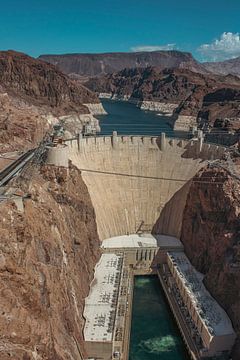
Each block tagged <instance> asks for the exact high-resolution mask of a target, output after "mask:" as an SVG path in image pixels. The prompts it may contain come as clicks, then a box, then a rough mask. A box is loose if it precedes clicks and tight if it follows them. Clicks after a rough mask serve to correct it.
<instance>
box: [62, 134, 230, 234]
mask: <svg viewBox="0 0 240 360" xmlns="http://www.w3.org/2000/svg"><path fill="white" fill-rule="evenodd" d="M68 145H69V146H68V149H69V158H70V160H71V161H72V162H73V164H74V165H76V166H77V167H78V168H79V169H80V170H81V172H82V177H83V180H84V181H85V183H86V185H87V187H88V190H89V193H90V196H91V199H92V203H93V206H94V209H95V212H96V219H97V227H98V233H99V237H100V239H101V240H104V239H107V238H111V237H113V236H119V235H126V234H134V233H136V232H138V231H142V232H148V233H151V232H153V233H159V234H166V235H171V236H176V237H179V236H180V231H181V221H182V213H183V210H184V206H185V202H186V196H187V193H188V189H189V186H190V181H191V179H192V178H193V177H194V175H195V174H196V173H197V171H198V170H199V169H200V168H201V167H203V166H204V165H206V162H207V161H209V160H214V159H220V158H221V157H223V156H224V154H225V152H226V148H224V147H221V146H216V145H212V144H211V145H210V144H205V143H202V140H201V139H195V140H191V141H187V140H178V139H172V138H171V139H170V138H167V137H165V134H164V133H163V134H162V135H161V136H160V137H149V136H117V134H116V133H115V134H113V136H105V137H104V136H103V137H96V138H93V137H89V138H80V139H78V140H72V141H70V142H68Z"/></svg>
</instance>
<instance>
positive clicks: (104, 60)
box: [39, 50, 240, 79]
mask: <svg viewBox="0 0 240 360" xmlns="http://www.w3.org/2000/svg"><path fill="white" fill-rule="evenodd" d="M39 59H41V60H44V61H46V62H48V63H51V64H53V65H56V66H57V67H58V68H59V69H60V70H62V71H63V72H64V73H66V74H68V75H71V76H72V77H73V78H76V79H82V78H84V79H86V77H94V76H101V75H106V74H111V73H114V72H118V71H120V70H123V69H125V68H136V67H141V68H145V67H149V66H154V67H158V68H159V69H160V70H162V69H164V68H180V69H188V70H191V71H194V72H199V73H209V72H211V73H216V74H223V75H227V74H232V75H237V76H240V57H239V58H236V59H231V60H226V61H223V62H206V63H200V62H198V61H197V60H196V59H194V57H193V56H192V55H191V54H190V53H187V52H181V51H175V50H173V51H153V52H126V53H103V54H63V55H41V56H40V57H39Z"/></svg>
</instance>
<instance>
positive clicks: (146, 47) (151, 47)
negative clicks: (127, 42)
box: [131, 44, 176, 52]
mask: <svg viewBox="0 0 240 360" xmlns="http://www.w3.org/2000/svg"><path fill="white" fill-rule="evenodd" d="M175 48H176V44H166V45H139V46H134V47H132V48H131V51H133V52H140V51H159V50H165V51H166V50H174V49H175Z"/></svg>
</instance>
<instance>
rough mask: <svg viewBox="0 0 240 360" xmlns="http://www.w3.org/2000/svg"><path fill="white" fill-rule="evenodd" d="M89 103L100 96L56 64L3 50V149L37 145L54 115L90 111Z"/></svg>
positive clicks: (0, 110) (0, 145) (0, 62)
mask: <svg viewBox="0 0 240 360" xmlns="http://www.w3.org/2000/svg"><path fill="white" fill-rule="evenodd" d="M87 103H99V100H98V98H97V96H96V95H95V94H94V93H92V92H91V91H90V90H88V89H87V88H85V87H84V86H83V85H81V84H78V83H77V82H74V81H72V80H71V79H70V78H69V77H68V76H66V75H64V74H63V73H61V72H60V71H59V70H57V69H56V68H55V67H54V66H53V65H50V64H46V63H44V62H42V61H40V60H36V59H33V58H31V57H29V56H27V55H25V54H22V53H17V52H14V51H2V52H0V152H4V151H12V150H23V149H26V148H28V147H33V146H34V145H36V144H37V143H38V142H39V141H40V140H41V139H42V136H43V134H44V133H45V132H46V131H47V130H48V129H49V128H50V126H51V125H52V122H53V119H50V116H51V115H52V116H54V117H55V121H57V119H56V117H58V116H64V115H68V116H69V115H70V116H71V115H76V116H77V117H79V115H80V114H89V110H88V108H87V107H86V106H84V105H83V104H87ZM49 115H50V116H49ZM47 118H48V119H49V121H47V120H46V119H47ZM79 122H81V121H80V120H79Z"/></svg>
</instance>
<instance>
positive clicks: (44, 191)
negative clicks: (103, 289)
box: [0, 51, 240, 360]
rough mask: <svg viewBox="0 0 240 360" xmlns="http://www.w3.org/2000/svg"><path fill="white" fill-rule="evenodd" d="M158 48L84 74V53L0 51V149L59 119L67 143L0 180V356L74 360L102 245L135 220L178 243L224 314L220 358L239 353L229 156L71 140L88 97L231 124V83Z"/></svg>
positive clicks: (140, 141) (238, 92)
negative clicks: (63, 160)
mask: <svg viewBox="0 0 240 360" xmlns="http://www.w3.org/2000/svg"><path fill="white" fill-rule="evenodd" d="M160 55H161V56H160ZM160 55H159V54H156V56H155V55H152V54H151V53H150V54H146V53H145V54H139V55H136V54H129V57H128V63H127V65H128V64H130V65H131V67H133V66H134V65H135V64H136V62H137V64H138V66H137V68H131V69H129V68H125V69H122V66H124V65H125V62H124V61H123V60H122V57H121V55H118V54H116V56H115V59H117V60H114V61H113V60H112V58H111V57H110V56H109V55H108V54H107V55H106V56H105V58H102V57H101V56H99V59H97V62H95V63H94V64H91V61H90V60H91V59H90V60H89V58H87V61H88V63H87V64H88V66H87V70H86V71H83V70H82V67H84V66H85V59H86V56H85V57H84V56H82V57H81V59H79V56H77V55H76V56H75V57H74V56H72V57H71V58H67V56H64V57H62V58H61V57H58V56H56V57H54V56H43V57H40V59H33V58H31V57H29V56H26V55H24V54H21V53H16V52H12V51H11V52H1V53H0V110H1V113H0V130H1V131H0V147H1V153H4V154H6V153H10V152H12V151H19V150H21V151H23V150H25V151H26V150H27V149H30V148H34V147H37V146H38V144H39V143H40V141H41V140H42V138H43V136H44V135H45V133H46V132H51V130H52V126H53V125H54V124H56V123H58V122H59V121H60V122H61V124H62V126H63V127H64V128H65V134H66V138H67V139H69V138H71V139H69V141H66V143H65V145H66V146H65V148H66V149H67V150H66V153H67V157H68V160H69V161H68V163H67V166H56V164H55V165H54V163H53V164H51V165H50V164H49V163H48V162H47V161H42V162H41V163H37V164H36V163H33V164H32V165H31V166H30V167H29V168H27V169H26V171H23V172H22V174H20V176H18V177H17V179H13V180H11V182H10V183H9V184H8V185H7V188H8V189H9V191H11V192H12V193H18V194H20V195H19V197H20V198H21V202H22V203H21V204H22V206H20V207H19V206H18V203H16V201H14V200H13V198H11V197H9V198H8V199H7V200H5V201H2V202H0V212H1V220H0V237H1V241H0V294H1V297H0V308H1V311H0V325H1V330H0V358H1V359H2V360H5V359H9V358H10V359H14V360H32V359H35V360H43V359H45V360H48V359H49V360H75V359H85V358H87V354H86V349H85V346H84V341H83V326H84V322H85V319H84V318H83V308H84V299H85V298H86V297H87V295H88V293H89V288H90V284H91V281H92V280H93V277H94V267H95V265H96V263H97V262H98V260H99V258H100V255H101V250H100V246H101V243H102V241H103V240H104V239H107V238H110V237H113V236H119V235H126V234H132V233H136V232H137V230H138V228H139V227H140V226H141V224H142V227H143V230H145V231H146V232H149V233H152V234H154V235H159V234H165V235H169V236H176V237H177V238H179V239H180V240H181V241H182V243H183V244H184V247H185V251H186V254H187V255H188V257H189V259H190V261H191V262H192V263H193V265H194V266H195V267H196V268H197V270H199V271H201V272H202V273H203V274H204V283H205V285H206V287H207V289H208V290H209V292H210V293H211V294H212V295H213V296H214V298H215V299H216V300H217V301H218V302H219V303H220V304H221V306H223V308H224V309H225V311H226V312H227V314H228V316H229V317H230V319H231V321H232V323H233V326H234V330H235V331H236V333H237V336H238V337H237V341H236V344H235V347H234V349H233V353H232V358H233V360H238V359H239V357H240V316H239V314H240V290H239V286H238V284H239V280H240V250H239V240H238V237H239V231H240V225H239V224H240V219H239V216H240V215H239V214H240V211H239V209H240V204H239V190H240V183H239V181H240V180H239V178H238V176H237V175H236V174H238V171H239V153H238V151H237V150H236V149H235V148H231V149H229V148H227V147H225V146H222V145H214V144H209V143H207V142H202V140H201V139H200V138H198V139H196V138H195V139H190V140H181V139H176V138H172V139H170V138H167V137H165V136H164V134H162V135H160V134H159V136H156V137H154V136H118V135H117V134H113V135H112V136H105V137H104V136H97V137H84V138H82V137H81V136H79V132H80V131H81V130H82V126H83V125H84V124H85V123H87V122H89V121H90V122H94V124H95V125H96V126H98V125H99V124H98V120H97V119H95V116H94V115H97V114H104V109H103V107H102V106H101V103H100V100H99V98H98V95H97V94H99V93H102V94H105V96H110V97H111V98H112V97H113V98H115V99H124V100H127V101H132V102H134V103H137V104H138V106H140V107H142V109H143V110H155V111H159V112H161V111H162V112H163V113H166V114H171V115H172V114H173V118H174V116H175V119H176V120H175V124H176V123H177V121H178V124H179V128H181V129H182V127H184V129H185V122H187V126H189V123H190V122H191V121H192V125H196V124H197V125H199V127H200V125H201V121H202V122H203V123H204V124H205V126H208V127H209V128H210V130H213V131H214V130H215V129H220V130H221V131H223V133H224V131H225V132H226V133H228V132H229V131H234V132H236V133H238V131H239V119H240V109H239V105H238V101H239V100H240V79H239V78H238V77H236V76H233V75H228V76H223V75H213V74H209V73H207V70H206V69H205V68H204V67H203V66H202V65H199V64H198V63H197V62H195V60H194V59H193V58H192V57H191V56H190V55H189V54H185V53H183V54H182V53H179V52H177V51H176V52H173V53H172V52H164V53H163V54H162V53H161V54H160ZM66 58H67V60H66ZM150 59H151V61H153V62H154V64H150V65H151V66H150V67H149V61H150ZM164 59H165V60H164ZM43 60H47V61H50V62H51V63H53V64H47V63H46V62H44V61H43ZM63 60H64V64H63V63H62V61H63ZM101 61H102V62H103V63H101ZM89 62H90V65H89ZM66 64H67V65H66ZM143 64H145V65H147V66H146V67H145V68H143V67H142V66H143ZM55 65H58V67H60V68H62V70H64V72H65V73H62V72H61V71H60V70H59V69H58V68H57V67H55ZM152 65H154V66H152ZM125 67H127V66H125ZM159 67H160V68H159ZM166 67H167V68H166ZM108 72H109V73H110V72H111V74H107V75H106V74H105V73H108ZM66 73H68V74H70V75H71V74H73V73H77V74H78V75H79V76H82V77H86V78H87V81H86V79H85V80H84V83H82V79H81V82H80V81H79V77H76V76H71V78H70V77H69V76H68V75H67V74H66ZM103 73H104V74H103ZM206 73H207V74H206ZM96 75H98V76H97V77H96ZM99 75H102V76H99ZM92 76H94V77H93V78H91V79H89V77H92ZM109 94H110V95H109ZM169 121H172V118H171V119H170V120H169ZM173 126H174V125H173ZM229 154H230V155H231V156H232V160H231V162H229ZM47 156H48V155H47V154H46V158H47ZM232 167H233V169H234V171H233V170H232Z"/></svg>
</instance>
